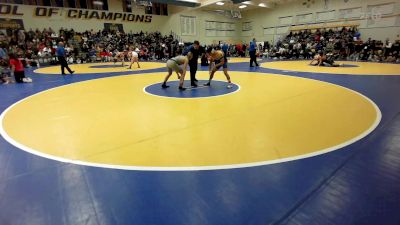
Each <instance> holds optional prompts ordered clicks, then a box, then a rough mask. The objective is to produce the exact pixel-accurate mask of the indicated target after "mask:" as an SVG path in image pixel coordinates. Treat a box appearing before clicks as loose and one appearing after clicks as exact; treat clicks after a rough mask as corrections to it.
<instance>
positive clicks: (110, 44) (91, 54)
mask: <svg viewBox="0 0 400 225" xmlns="http://www.w3.org/2000/svg"><path fill="white" fill-rule="evenodd" d="M60 41H61V42H64V43H65V51H66V53H67V61H68V62H69V63H86V62H96V61H102V62H107V61H111V60H112V56H113V55H114V54H115V53H116V52H117V51H120V52H121V51H126V50H135V51H137V52H138V53H139V58H140V59H141V60H166V59H168V58H171V57H174V56H176V55H177V54H179V53H182V52H184V48H185V46H184V44H183V43H180V42H179V41H178V40H177V39H175V38H174V36H173V35H172V34H171V35H162V34H161V33H160V32H152V33H147V32H138V33H133V32H129V33H125V32H120V31H107V30H99V31H94V30H87V31H85V32H75V31H74V30H73V29H63V28H61V29H60V30H58V31H54V30H53V29H52V28H48V29H43V30H39V29H36V30H32V29H30V30H28V31H25V30H12V29H8V30H6V31H5V32H1V31H0V81H3V82H6V83H7V82H9V79H7V76H6V75H5V74H7V72H9V71H8V69H9V68H10V64H9V62H10V61H9V56H10V55H15V56H16V58H20V59H21V58H23V59H26V60H23V63H24V66H26V67H29V66H31V65H32V66H39V65H40V64H41V63H50V64H55V63H57V57H56V49H57V44H58V43H59V42H60ZM222 45H223V44H222V43H220V44H214V45H208V46H205V45H204V47H205V48H210V47H211V48H221V46H222ZM227 49H228V50H227V51H225V52H227V54H228V56H237V57H245V56H247V55H248V49H249V45H248V44H247V43H238V44H236V45H228V47H227ZM318 52H325V53H332V54H333V55H334V57H335V59H338V60H354V61H372V62H390V63H395V62H400V40H397V41H395V42H394V43H393V42H391V41H390V40H386V41H385V42H382V41H376V40H371V38H369V39H368V40H366V41H363V40H362V38H361V34H360V32H358V31H357V29H356V28H345V27H343V28H336V29H319V30H315V31H311V30H303V31H297V32H290V33H289V34H288V35H287V36H286V37H285V38H283V39H279V40H278V41H277V42H276V43H275V44H270V43H269V42H262V43H259V46H258V52H257V55H258V56H260V57H264V58H268V59H312V58H313V57H314V55H315V54H317V53H318ZM203 58H204V57H203ZM203 61H206V59H204V60H203ZM202 64H203V63H202Z"/></svg>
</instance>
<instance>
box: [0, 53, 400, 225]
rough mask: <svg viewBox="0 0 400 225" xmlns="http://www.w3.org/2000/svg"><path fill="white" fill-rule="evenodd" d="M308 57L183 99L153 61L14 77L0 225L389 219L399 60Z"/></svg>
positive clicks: (397, 178)
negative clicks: (321, 62) (319, 60)
mask: <svg viewBox="0 0 400 225" xmlns="http://www.w3.org/2000/svg"><path fill="white" fill-rule="evenodd" d="M308 62H309V61H272V62H271V61H260V62H259V63H260V67H252V68H250V67H249V65H248V59H242V58H232V59H230V60H229V71H230V72H229V73H230V75H231V78H232V82H233V87H232V88H231V89H227V88H226V84H227V83H226V79H225V76H224V75H223V73H222V71H219V72H217V73H216V76H215V77H214V80H213V82H212V83H211V87H205V86H201V85H200V86H199V87H198V88H193V89H188V90H186V91H183V92H181V91H179V90H178V89H177V85H178V83H177V78H176V76H175V75H173V76H171V78H170V82H169V83H168V84H169V85H170V86H171V87H170V88H168V89H162V88H161V82H162V80H163V78H164V77H165V75H166V69H165V63H159V62H141V69H137V68H136V65H134V66H133V69H127V68H126V67H122V66H121V65H120V63H117V64H113V63H96V64H82V65H72V66H71V68H72V69H73V70H75V71H76V73H75V74H74V75H66V76H61V75H58V74H59V73H60V68H59V66H50V67H43V68H39V69H36V70H34V69H27V71H26V74H27V75H28V76H29V77H31V78H32V79H33V83H24V84H11V85H2V86H0V89H1V93H2V95H1V99H0V112H2V114H1V117H0V119H1V124H0V125H1V126H0V133H1V137H0V209H1V210H0V224H5V225H8V224H10V225H11V224H41V225H47V224H48V225H54V224H57V225H63V224H65V225H67V224H68V225H69V224H105V225H108V224H121V225H126V224H135V225H142V224H143V225H153V224H154V225H156V224H157V225H158V224H160V225H188V224H190V225H196V224H199V225H207V224H212V225H249V224H257V225H264V224H307V225H311V224H324V225H329V224H340V225H347V224H349V225H350V224H357V225H358V224H363V225H366V224H371V225H376V224H385V225H386V224H389V225H390V224H396V225H397V224H400V214H399V213H398V212H399V210H400V114H399V112H400V102H399V100H398V96H400V65H399V64H380V63H366V62H339V63H342V64H343V66H342V67H332V68H331V67H313V66H309V65H308ZM127 65H128V63H126V66H127ZM207 69H208V68H207V67H200V66H199V70H200V71H199V72H198V75H197V78H198V79H199V83H200V84H204V83H206V81H207V79H208V72H207ZM188 79H189V73H188V74H187V77H186V80H188ZM188 85H189V82H187V83H186V86H188Z"/></svg>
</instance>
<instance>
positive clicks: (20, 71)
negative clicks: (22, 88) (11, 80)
mask: <svg viewBox="0 0 400 225" xmlns="http://www.w3.org/2000/svg"><path fill="white" fill-rule="evenodd" d="M9 57H10V66H11V71H12V73H14V77H15V82H17V83H23V82H24V81H23V79H24V78H25V70H24V65H23V64H22V62H21V60H19V59H18V58H17V57H16V56H15V55H14V54H10V55H9Z"/></svg>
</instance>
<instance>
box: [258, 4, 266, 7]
mask: <svg viewBox="0 0 400 225" xmlns="http://www.w3.org/2000/svg"><path fill="white" fill-rule="evenodd" d="M258 6H260V7H267V5H266V4H265V3H260V4H258Z"/></svg>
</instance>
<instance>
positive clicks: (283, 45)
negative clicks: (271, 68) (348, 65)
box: [262, 27, 400, 63]
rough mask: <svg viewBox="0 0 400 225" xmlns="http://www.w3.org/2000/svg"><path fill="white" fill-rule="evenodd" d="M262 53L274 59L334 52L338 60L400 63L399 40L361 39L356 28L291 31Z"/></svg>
mask: <svg viewBox="0 0 400 225" xmlns="http://www.w3.org/2000/svg"><path fill="white" fill-rule="evenodd" d="M262 50H263V51H262V52H263V55H264V56H265V57H268V58H272V59H311V58H313V57H314V55H315V54H317V53H318V52H324V53H331V54H333V55H334V57H335V59H338V60H352V61H371V62H389V63H395V62H397V63H399V62H400V40H396V41H395V42H394V43H393V42H391V41H390V40H389V39H387V40H386V41H385V42H382V41H379V40H372V39H371V38H369V39H368V40H362V38H361V34H360V32H359V31H358V30H357V29H356V28H346V27H343V28H337V29H320V30H316V31H314V32H312V31H311V30H303V31H298V32H290V33H289V34H288V35H287V36H286V37H285V38H284V39H282V40H280V39H279V40H278V41H277V43H276V44H275V45H273V46H269V44H267V45H265V44H264V46H263V48H262Z"/></svg>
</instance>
